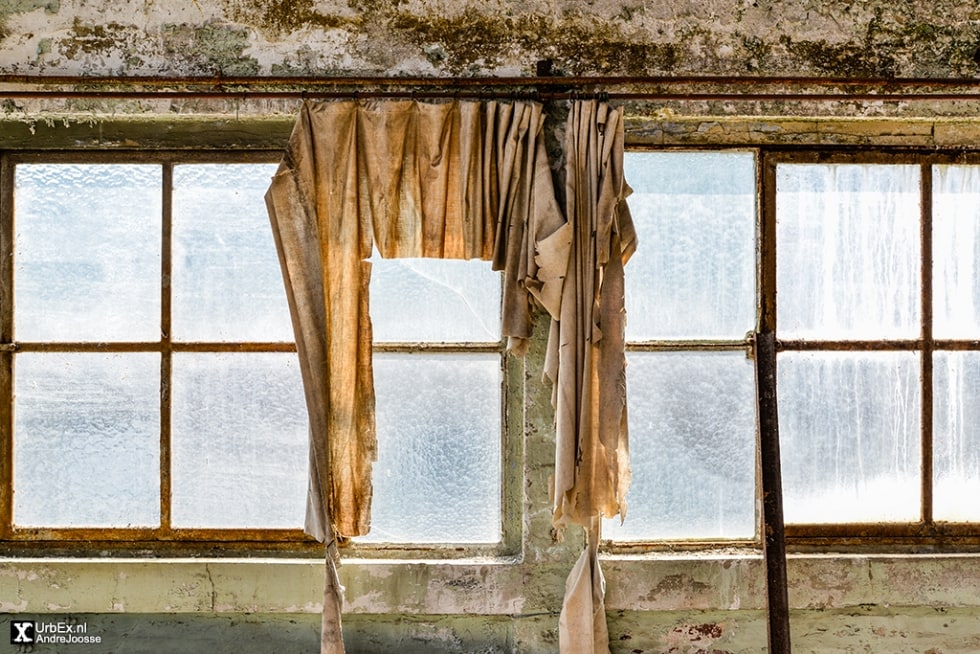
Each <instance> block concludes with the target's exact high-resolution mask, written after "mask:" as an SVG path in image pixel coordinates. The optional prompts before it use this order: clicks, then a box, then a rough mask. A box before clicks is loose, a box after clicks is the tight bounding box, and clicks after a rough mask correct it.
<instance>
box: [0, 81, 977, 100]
mask: <svg viewBox="0 0 980 654" xmlns="http://www.w3.org/2000/svg"><path fill="white" fill-rule="evenodd" d="M0 87H8V88H0V98H8V99H38V98H49V99H50V98H64V99H133V98H158V99H187V100H190V99H236V98H237V99H243V100H244V99H301V98H310V99H314V98H320V99H326V98H341V97H343V98H349V97H354V96H356V97H363V98H404V97H423V98H431V97H436V98H441V97H461V98H488V97H498V96H500V97H515V96H516V97H524V96H527V97H534V98H537V99H542V100H546V99H550V100H562V99H571V98H576V97H582V94H592V93H601V94H602V95H605V96H608V97H609V98H611V99H617V100H624V101H625V100H661V101H726V102H759V101H768V100H781V101H810V102H814V101H815V102H834V101H845V100H846V101H884V102H909V101H922V100H925V101H950V100H972V101H977V100H980V83H978V81H977V80H976V79H974V78H893V79H889V78H855V77H847V78H833V77H830V78H827V77H794V76H777V77H752V76H680V77H670V76H640V77H637V76H627V77H614V76H594V77H591V76H587V77H583V76H571V77H560V76H550V75H549V76H541V75H538V76H529V77H513V76H509V77H492V76H489V77H488V76H484V77H344V76H340V77H300V76H296V77H282V76H274V77H217V76H211V77H206V76H192V77H174V76H165V77H144V76H127V77H85V76H44V75H0ZM64 87H68V88H64ZM685 88H686V90H677V89H685ZM808 88H809V89H826V90H811V91H801V90H800V89H808ZM704 89H712V90H707V91H706V90H704Z"/></svg>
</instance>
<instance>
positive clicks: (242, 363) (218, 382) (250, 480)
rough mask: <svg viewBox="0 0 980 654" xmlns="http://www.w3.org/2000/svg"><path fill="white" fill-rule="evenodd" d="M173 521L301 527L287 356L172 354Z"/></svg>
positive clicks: (301, 462) (296, 378) (301, 470)
mask: <svg viewBox="0 0 980 654" xmlns="http://www.w3.org/2000/svg"><path fill="white" fill-rule="evenodd" d="M172 405H173V408H172V411H173V426H172V440H173V458H172V469H173V503H172V509H171V511H172V519H173V524H174V526H175V527H239V528H245V527H254V528H262V527H267V528H293V529H300V528H302V527H303V519H304V516H305V513H306V488H307V470H308V464H307V458H308V457H307V451H308V450H307V434H308V428H307V417H306V404H305V400H304V399H303V382H302V379H301V378H300V372H299V362H298V360H297V358H296V355H295V354H282V353H271V352H262V353H239V352H235V353H208V354H190V353H178V354H175V355H174V362H173V400H172Z"/></svg>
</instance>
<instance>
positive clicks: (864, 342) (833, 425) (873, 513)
mask: <svg viewBox="0 0 980 654" xmlns="http://www.w3.org/2000/svg"><path fill="white" fill-rule="evenodd" d="M768 170H769V171H770V172H769V177H770V178H772V177H774V178H775V208H776V248H777V249H776V255H775V266H776V275H775V279H776V285H777V291H778V296H777V304H776V306H777V314H776V315H777V334H778V335H779V338H780V347H781V349H782V352H781V354H780V355H779V359H778V363H779V378H778V383H779V385H780V402H781V404H780V425H781V435H782V441H783V465H784V488H785V496H786V517H787V521H789V522H793V523H801V524H804V525H808V527H807V528H801V529H800V531H801V532H802V533H807V534H815V535H819V534H841V533H843V534H847V535H850V534H855V535H857V534H859V533H861V532H862V531H864V532H867V531H869V530H870V531H873V532H876V533H880V534H893V535H896V536H903V535H915V534H927V535H928V534H943V535H947V534H948V535H964V534H972V533H975V532H976V524H975V523H976V522H977V521H978V518H980V512H978V510H977V509H976V508H975V506H974V505H975V503H974V502H972V501H971V498H973V497H976V490H977V488H978V486H980V457H978V454H977V448H976V447H975V445H976V440H975V439H976V434H977V433H978V428H980V423H977V422H976V419H975V416H976V409H975V407H974V404H975V400H974V398H975V395H973V394H972V393H971V387H972V385H973V384H975V381H974V380H975V379H976V375H977V368H976V362H977V352H978V349H977V335H978V333H980V330H978V329H977V324H978V320H977V317H978V315H980V314H978V313H977V312H976V310H975V306H976V298H977V297H978V295H977V291H978V288H977V285H976V281H977V276H976V273H975V269H976V265H977V261H978V260H980V259H978V255H980V251H978V249H977V247H976V234H977V224H978V220H980V211H978V209H980V205H978V203H977V192H978V186H977V181H976V180H977V179H978V174H980V167H978V166H977V165H975V164H972V163H969V162H965V161H963V160H962V157H961V158H959V160H954V159H951V158H944V157H942V156H939V155H934V156H885V155H879V156H870V155H869V156H864V157H857V156H852V157H847V158H844V157H827V156H825V157H816V156H814V157H805V156H802V155H797V156H784V157H773V159H772V161H771V163H770V164H769V165H768ZM841 523H845V524H846V523H853V524H855V525H873V527H865V528H864V529H862V528H860V527H852V528H848V527H841V526H840V525H841ZM970 523H974V524H973V525H971V524H970ZM834 525H838V526H837V527H836V528H835V527H833V526H834ZM828 527H829V528H828Z"/></svg>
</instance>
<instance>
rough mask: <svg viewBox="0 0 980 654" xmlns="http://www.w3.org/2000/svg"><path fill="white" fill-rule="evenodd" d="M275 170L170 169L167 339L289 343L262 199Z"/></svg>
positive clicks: (228, 167)
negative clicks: (170, 323) (170, 298)
mask: <svg viewBox="0 0 980 654" xmlns="http://www.w3.org/2000/svg"><path fill="white" fill-rule="evenodd" d="M275 171H276V165H275V164H201V165H180V166H175V167H174V196H173V335H174V339H176V340H180V341H292V340H293V331H292V323H291V322H290V318H289V305H288V304H287V302H286V292H285V289H284V286H283V281H282V273H281V272H280V268H279V258H278V256H277V254H276V245H275V241H274V240H273V238H272V228H271V227H270V225H269V214H268V213H267V210H266V207H265V199H264V196H265V192H266V190H267V189H268V187H269V180H270V179H271V178H272V175H273V174H274V173H275Z"/></svg>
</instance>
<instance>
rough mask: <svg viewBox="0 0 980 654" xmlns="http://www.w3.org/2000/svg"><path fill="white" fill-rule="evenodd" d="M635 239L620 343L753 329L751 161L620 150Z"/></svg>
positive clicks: (748, 157) (737, 156) (735, 335)
mask: <svg viewBox="0 0 980 654" xmlns="http://www.w3.org/2000/svg"><path fill="white" fill-rule="evenodd" d="M625 172H626V179H627V182H628V183H629V184H630V186H631V187H632V188H633V194H632V195H631V196H630V197H629V205H630V210H631V212H632V214H633V220H634V222H635V224H636V229H637V233H638V237H639V242H640V243H641V248H642V249H641V250H640V253H639V255H638V256H635V257H633V258H632V259H631V260H630V262H629V265H628V266H627V271H626V311H627V315H628V316H629V320H628V321H627V326H626V335H627V338H629V339H630V340H634V341H635V340H654V339H673V338H688V339H690V338H698V339H706V338H716V339H742V338H744V337H745V334H746V332H748V331H751V330H752V328H753V326H754V325H755V314H756V301H755V296H756V291H755V289H756V283H755V279H756V277H755V260H756V255H755V231H756V213H755V207H756V199H755V157H754V155H753V154H751V153H747V152H725V153H720V152H630V153H627V155H626V161H625Z"/></svg>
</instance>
